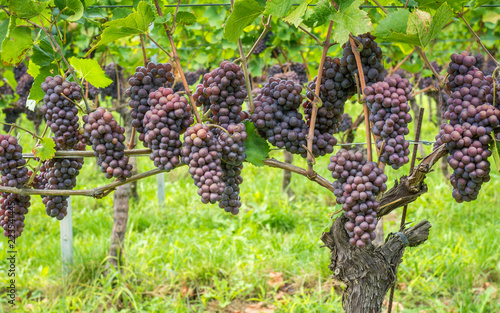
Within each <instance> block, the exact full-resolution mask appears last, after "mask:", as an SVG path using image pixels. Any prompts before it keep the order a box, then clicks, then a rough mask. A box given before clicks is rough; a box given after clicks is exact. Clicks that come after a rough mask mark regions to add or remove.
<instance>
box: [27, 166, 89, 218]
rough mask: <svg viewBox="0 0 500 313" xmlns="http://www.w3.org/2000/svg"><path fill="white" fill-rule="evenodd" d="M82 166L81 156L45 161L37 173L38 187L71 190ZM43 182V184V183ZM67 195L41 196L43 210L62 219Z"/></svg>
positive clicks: (65, 209)
mask: <svg viewBox="0 0 500 313" xmlns="http://www.w3.org/2000/svg"><path fill="white" fill-rule="evenodd" d="M82 166H83V158H64V159H51V160H47V161H45V163H44V165H43V169H42V170H41V171H40V173H39V174H38V175H37V176H39V177H38V178H37V182H38V188H39V189H45V190H71V189H73V188H74V187H75V186H76V177H77V176H78V174H80V170H81V169H82ZM44 183H45V184H44ZM68 198H69V196H42V202H43V204H44V205H45V212H46V213H47V215H49V216H50V217H55V218H57V219H58V220H62V219H63V218H64V217H65V216H66V215H67V214H68Z"/></svg>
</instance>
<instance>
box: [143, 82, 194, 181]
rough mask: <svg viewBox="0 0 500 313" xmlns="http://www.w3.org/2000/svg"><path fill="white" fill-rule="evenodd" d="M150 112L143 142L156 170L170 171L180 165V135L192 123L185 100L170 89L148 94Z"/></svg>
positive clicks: (147, 115) (145, 121)
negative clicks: (148, 150) (147, 148)
mask: <svg viewBox="0 0 500 313" xmlns="http://www.w3.org/2000/svg"><path fill="white" fill-rule="evenodd" d="M148 103H149V105H150V108H149V110H148V112H147V113H146V115H145V116H144V121H143V125H144V134H145V136H144V141H145V142H146V143H147V144H148V147H150V148H151V149H152V150H153V152H151V155H150V159H151V160H152V161H154V164H155V166H156V167H158V168H159V169H162V170H167V171H170V170H172V169H174V168H175V167H176V166H177V165H179V163H180V159H179V158H180V155H181V148H182V142H181V141H180V134H181V133H182V132H183V131H185V130H186V129H187V128H188V127H189V125H191V124H192V123H193V117H192V116H191V107H190V106H189V104H188V102H187V100H186V98H184V97H181V96H179V95H178V94H174V91H173V90H172V89H170V88H164V87H160V88H159V89H158V90H156V91H152V92H151V93H150V94H149V100H148Z"/></svg>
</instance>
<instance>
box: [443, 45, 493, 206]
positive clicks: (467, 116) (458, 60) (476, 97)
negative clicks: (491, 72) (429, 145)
mask: <svg viewBox="0 0 500 313" xmlns="http://www.w3.org/2000/svg"><path fill="white" fill-rule="evenodd" d="M475 64H476V58H475V57H474V56H469V54H468V53H467V52H462V53H461V54H456V53H454V54H452V56H451V62H450V64H449V65H448V69H447V72H448V74H449V76H448V81H447V87H448V88H449V89H450V91H451V94H450V98H449V100H448V110H447V111H446V112H445V114H444V116H445V118H446V119H447V120H448V121H449V123H448V124H443V125H441V130H440V132H439V134H438V135H437V136H436V146H439V145H442V144H446V148H447V149H448V151H449V156H448V158H447V161H448V164H449V165H450V166H451V167H452V169H453V174H452V175H451V176H450V181H451V184H452V186H453V193H452V195H453V198H455V200H456V201H457V202H459V203H460V202H463V201H466V202H468V201H473V200H475V199H477V197H478V195H479V191H480V189H481V186H482V184H483V183H484V182H488V181H489V180H490V175H489V173H490V162H489V161H488V158H489V157H490V156H491V154H492V153H491V151H490V150H489V143H490V140H491V137H490V136H491V133H492V131H493V128H496V127H498V126H499V125H500V110H498V109H497V108H495V106H493V105H492V103H488V102H487V100H488V99H491V100H492V97H491V90H490V89H491V86H490V83H489V82H490V81H491V78H490V79H487V78H485V77H484V75H483V73H482V72H481V71H480V70H479V69H478V68H477V67H475Z"/></svg>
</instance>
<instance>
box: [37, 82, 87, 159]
mask: <svg viewBox="0 0 500 313" xmlns="http://www.w3.org/2000/svg"><path fill="white" fill-rule="evenodd" d="M42 90H43V91H44V92H45V96H44V97H43V101H44V105H43V106H42V113H43V114H44V115H45V120H46V121H47V125H48V126H49V127H50V129H51V130H52V132H53V133H54V136H55V142H56V145H57V146H58V147H59V148H60V149H62V150H69V149H72V148H73V147H74V146H75V145H76V144H77V143H78V134H79V132H78V129H79V128H80V125H79V124H78V108H77V107H76V102H77V101H80V100H81V99H82V89H81V88H80V87H79V86H78V85H77V84H76V83H75V82H69V81H67V80H65V79H64V78H63V77H62V76H60V75H57V76H54V77H50V76H49V77H47V78H46V79H45V82H43V83H42Z"/></svg>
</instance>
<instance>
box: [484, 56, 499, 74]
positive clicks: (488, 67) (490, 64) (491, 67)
mask: <svg viewBox="0 0 500 313" xmlns="http://www.w3.org/2000/svg"><path fill="white" fill-rule="evenodd" d="M496 68H497V64H496V63H495V61H493V60H492V59H488V61H487V62H486V64H485V65H484V75H493V72H494V71H495V69H496Z"/></svg>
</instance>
